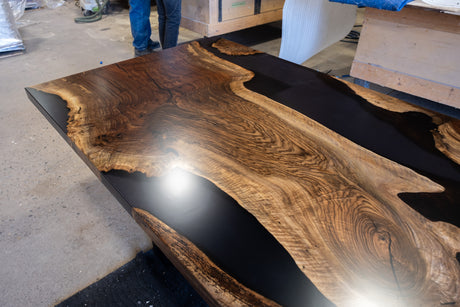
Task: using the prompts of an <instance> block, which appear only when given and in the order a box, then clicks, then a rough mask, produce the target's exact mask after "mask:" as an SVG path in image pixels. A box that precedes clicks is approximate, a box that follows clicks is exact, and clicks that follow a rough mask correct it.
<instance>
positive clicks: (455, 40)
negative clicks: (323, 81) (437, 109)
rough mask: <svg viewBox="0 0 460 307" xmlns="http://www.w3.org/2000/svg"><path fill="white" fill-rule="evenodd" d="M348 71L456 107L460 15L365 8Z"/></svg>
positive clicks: (459, 97)
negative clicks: (353, 56)
mask: <svg viewBox="0 0 460 307" xmlns="http://www.w3.org/2000/svg"><path fill="white" fill-rule="evenodd" d="M350 74H351V75H352V76H353V77H356V78H360V79H363V80H367V81H370V82H373V83H377V84H379V85H382V86H386V87H389V88H393V89H396V90H398V91H402V92H406V93H409V94H412V95H417V96H420V97H424V98H427V99H430V100H433V101H436V102H439V103H443V104H446V105H450V106H453V107H456V108H460V16H457V15H451V14H445V13H441V12H439V11H435V10H429V9H422V8H416V7H405V8H404V9H402V10H401V11H400V12H392V11H385V10H377V9H371V8H366V12H365V17H364V24H363V29H362V32H361V37H360V39H359V44H358V49H357V51H356V55H355V58H354V61H353V64H352V68H351V73H350Z"/></svg>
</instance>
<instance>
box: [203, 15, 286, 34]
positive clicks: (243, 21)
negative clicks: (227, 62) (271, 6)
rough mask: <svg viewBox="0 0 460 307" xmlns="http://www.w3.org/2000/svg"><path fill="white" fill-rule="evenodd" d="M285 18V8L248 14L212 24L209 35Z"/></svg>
mask: <svg viewBox="0 0 460 307" xmlns="http://www.w3.org/2000/svg"><path fill="white" fill-rule="evenodd" d="M282 18H283V10H275V11H268V12H265V13H261V14H257V15H253V16H247V17H242V18H237V19H232V20H228V21H224V22H219V23H216V24H210V25H209V27H208V34H207V36H209V37H212V36H216V35H220V34H225V33H229V32H233V31H238V30H242V29H246V28H250V27H255V26H258V25H262V24H266V23H269V22H274V21H278V20H281V19H282Z"/></svg>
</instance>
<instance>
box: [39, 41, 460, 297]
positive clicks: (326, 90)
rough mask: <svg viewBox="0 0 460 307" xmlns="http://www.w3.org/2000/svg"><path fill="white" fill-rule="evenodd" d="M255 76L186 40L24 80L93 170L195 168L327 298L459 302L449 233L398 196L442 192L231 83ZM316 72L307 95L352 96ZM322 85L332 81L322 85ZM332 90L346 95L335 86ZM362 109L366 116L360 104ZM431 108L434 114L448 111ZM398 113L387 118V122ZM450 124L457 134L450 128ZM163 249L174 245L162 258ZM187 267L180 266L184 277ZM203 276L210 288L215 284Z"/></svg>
mask: <svg viewBox="0 0 460 307" xmlns="http://www.w3.org/2000/svg"><path fill="white" fill-rule="evenodd" d="M256 56H257V55H256ZM251 57H253V56H251ZM265 63H266V62H265ZM283 63H284V64H285V65H286V66H288V64H286V63H285V62H283ZM171 67H174V68H175V69H174V70H171V69H170V68H171ZM290 67H291V71H292V70H295V69H297V68H298V67H297V66H290ZM286 71H287V70H286ZM288 76H289V74H286V78H288ZM314 76H316V78H320V77H319V76H318V74H314ZM253 77H254V73H252V72H251V71H249V70H246V69H244V68H242V67H240V66H238V65H235V64H233V63H231V62H228V61H225V60H223V59H221V58H219V57H216V56H215V55H213V54H211V53H209V51H206V50H205V49H203V48H202V47H200V46H199V45H198V44H197V43H192V44H190V45H181V46H179V47H177V48H174V49H172V50H168V51H164V52H161V53H155V54H151V55H148V56H145V57H139V58H135V59H132V60H129V61H125V62H122V63H117V64H115V65H109V66H106V67H103V68H100V69H96V70H93V71H89V72H85V73H82V74H77V75H73V76H69V77H66V78H62V79H58V80H55V81H51V82H47V83H43V84H41V85H38V86H36V87H35V88H36V89H38V90H41V91H45V92H48V93H53V94H56V95H59V96H60V97H61V98H62V99H63V101H66V102H67V107H68V108H69V109H70V112H69V121H68V127H67V129H68V137H69V138H70V139H71V140H72V142H73V143H75V145H76V146H77V147H78V148H79V150H81V151H82V152H83V153H84V154H85V155H86V157H87V158H88V160H89V161H91V163H92V164H93V165H95V166H96V167H97V168H98V169H99V170H100V171H101V172H106V171H109V170H112V169H119V170H124V171H128V172H131V173H132V172H135V171H137V172H143V173H145V174H146V175H147V176H154V177H157V178H159V179H160V180H161V178H163V179H164V178H165V177H167V176H168V175H169V174H170V172H171V171H172V170H173V169H174V168H179V169H182V170H185V171H187V172H190V173H191V174H194V175H195V176H196V177H199V178H206V179H207V180H209V181H211V182H213V183H214V184H215V186H217V187H219V188H220V189H221V190H222V191H224V192H225V193H227V194H228V195H229V196H231V197H232V198H233V199H234V200H235V201H236V202H237V203H238V204H239V205H240V206H241V207H242V208H244V209H245V210H247V211H248V212H249V213H251V214H252V216H253V217H255V218H256V219H257V221H258V222H259V223H261V225H263V226H264V227H265V228H266V229H267V230H268V231H269V232H270V233H271V234H272V235H273V237H274V238H276V239H277V240H278V242H279V243H280V244H281V245H282V246H283V247H284V248H285V249H286V250H287V251H288V252H289V254H290V255H291V256H292V258H293V259H294V260H295V263H296V265H297V266H298V268H299V269H300V270H301V271H302V272H303V273H304V274H305V275H306V276H308V277H309V278H310V279H311V280H312V281H313V282H314V284H315V285H316V286H317V287H318V289H319V290H320V291H321V292H322V293H323V294H325V295H326V296H327V297H328V298H329V299H330V300H331V301H333V302H334V303H336V304H337V305H356V304H358V301H357V300H358V299H360V298H361V297H367V299H368V300H370V301H373V302H384V304H385V305H387V306H396V305H404V306H407V305H416V306H435V305H440V304H455V303H456V302H458V301H459V300H460V297H459V296H460V293H458V291H457V289H458V288H459V287H460V274H459V273H460V266H459V263H458V261H457V259H456V258H455V254H456V252H458V250H459V248H460V242H459V237H460V229H459V228H458V227H456V226H454V225H452V224H449V223H445V222H433V221H430V220H428V219H426V218H425V217H423V216H422V215H421V214H420V213H418V212H417V211H415V210H413V209H412V208H411V207H409V206H408V205H407V204H406V203H404V202H403V201H402V200H401V198H400V195H401V194H407V193H416V194H422V195H425V194H428V193H437V194H441V193H443V191H444V189H446V188H445V187H443V186H441V185H440V184H438V183H435V182H434V181H432V180H431V179H429V178H428V177H425V176H422V175H420V174H418V173H416V172H415V171H414V170H411V169H409V168H407V167H404V166H402V165H400V164H398V163H395V162H393V161H391V160H389V159H386V158H383V157H381V156H379V155H377V154H375V153H373V152H371V151H370V150H367V149H365V148H363V147H361V146H359V145H357V144H356V143H354V142H351V141H350V140H348V139H346V138H344V137H343V136H341V135H339V134H337V133H335V132H334V131H332V130H330V129H328V128H326V127H325V126H323V125H321V124H319V123H318V122H316V121H314V120H312V119H310V118H308V117H306V116H304V115H302V114H301V113H299V112H296V111H294V110H292V109H290V108H288V107H286V106H284V105H282V104H279V103H277V102H276V101H273V100H271V99H269V98H267V97H265V96H262V95H260V94H257V93H255V92H253V91H251V90H248V89H247V88H245V86H244V85H243V83H244V82H246V81H249V80H251V79H252V78H253ZM322 78H323V79H321V83H320V84H322V85H321V86H318V87H316V88H313V93H314V95H311V96H320V100H321V101H322V102H323V103H330V100H335V99H338V98H340V99H339V100H340V101H336V102H337V105H338V104H340V103H342V102H343V101H342V99H343V100H346V99H347V97H350V96H351V95H352V94H351V93H350V91H349V89H348V88H346V87H345V86H344V85H343V84H339V85H337V83H340V82H339V81H336V80H331V79H328V78H327V77H325V76H323V77H322ZM312 81H314V80H309V82H312ZM330 82H332V83H334V87H330V86H325V85H324V84H329V83H330ZM133 88H136V91H135V92H132V89H133ZM295 88H296V89H297V90H299V87H298V85H296V86H295ZM336 88H339V89H341V90H342V91H343V92H344V93H346V94H343V95H335V94H334V93H337V90H336ZM285 90H286V86H285V87H284V88H283V89H282V90H281V92H284V91H285ZM354 90H355V91H356V89H354ZM357 92H358V91H357ZM363 96H364V95H363ZM305 97H307V96H305V95H303V96H302V100H303V101H302V102H303V103H304V104H305V103H308V99H307V100H305ZM310 99H314V97H312V98H310ZM353 101H354V100H353ZM358 102H359V105H363V104H366V102H365V100H364V99H358ZM311 107H313V108H315V106H314V105H312V106H311ZM365 109H366V113H365V114H367V116H368V117H369V116H370V115H369V112H370V110H371V109H372V108H371V106H369V105H366V106H365ZM313 113H316V112H313ZM383 115H384V116H382V117H379V120H380V121H381V120H382V119H383V118H388V117H389V116H390V114H389V113H388V111H386V112H383ZM424 116H426V115H424ZM437 118H438V120H439V122H437V123H438V124H441V123H442V122H447V123H448V122H451V121H452V119H449V118H445V117H442V116H439V117H437ZM401 119H403V117H401V116H397V117H396V122H397V125H396V126H397V127H400V126H401V125H402V123H401ZM411 119H412V121H413V118H411ZM423 119H424V122H426V121H427V120H426V118H425V117H423ZM334 121H336V120H334ZM412 121H411V123H412ZM365 122H366V123H372V122H370V121H369V119H368V118H366V120H365ZM411 123H409V127H407V128H411V126H410V124H411ZM346 124H347V125H348V126H350V125H353V124H354V123H353V122H346ZM375 124H376V125H378V124H379V123H378V121H377V122H375ZM384 126H385V127H387V126H389V124H388V123H387V124H385V125H384ZM430 127H431V126H430ZM452 127H453V130H455V131H454V135H457V132H458V131H457V128H456V127H457V125H452ZM393 128H394V127H391V129H390V128H388V129H390V130H392V129H393ZM373 129H375V127H374V126H373ZM395 130H396V129H395ZM409 134H413V131H410V133H409ZM392 135H393V138H395V137H397V135H396V133H395V132H392ZM404 135H405V134H404ZM449 135H451V133H448V134H444V136H443V137H446V138H449ZM455 139H456V140H457V139H458V138H457V136H455ZM371 141H372V142H379V141H382V140H379V139H375V140H374V139H373V140H371ZM444 141H445V140H443V142H444ZM409 143H411V142H409ZM449 144H456V143H455V142H454V143H449ZM428 146H429V145H428ZM417 148H419V147H418V146H417ZM397 149H400V148H397ZM402 151H404V150H402ZM431 153H432V151H430V154H431ZM452 154H454V155H455V154H456V152H455V151H454V152H452ZM431 156H432V154H431ZM431 156H429V158H430V159H431ZM411 158H412V159H414V158H416V157H411ZM448 162H449V164H448V169H449V171H451V172H452V173H450V176H451V177H452V178H457V177H458V174H457V173H455V170H456V169H458V168H455V167H456V166H455V165H454V164H451V163H450V161H448ZM439 167H440V166H439V165H436V169H439ZM456 176H457V177H456ZM160 182H161V181H160ZM456 182H457V181H456ZM175 183H177V182H175ZM151 187H152V186H150V188H151ZM455 187H456V188H457V190H458V183H456V186H455ZM149 191H150V192H151V193H152V191H151V190H150V189H149ZM154 191H157V192H161V193H163V192H162V190H161V189H159V190H156V189H155V190H154ZM152 194H158V193H152ZM151 197H153V195H151ZM194 197H196V195H195V196H194ZM168 199H171V200H172V198H168ZM186 200H187V201H185V203H184V204H183V205H187V202H188V201H189V200H190V198H189V197H187V198H186ZM141 204H143V202H141ZM168 204H169V203H168ZM216 205H217V204H216ZM168 208H169V210H174V206H169V207H168ZM138 213H139V212H138ZM140 213H141V214H142V212H140ZM147 213H148V214H152V216H153V213H152V212H147ZM138 220H139V219H138ZM150 222H151V223H153V224H155V223H157V221H156V220H155V219H152V218H151V217H150V216H149V215H145V216H144V218H142V223H143V224H144V226H146V227H147V228H148V227H150V226H149V223H150ZM238 226H239V224H236V225H230V226H229V227H238ZM158 227H162V225H160V224H158V223H157V226H152V227H151V228H158ZM150 230H152V231H154V230H155V229H150ZM163 230H165V231H166V236H164V241H161V242H160V243H165V244H166V245H167V247H168V248H171V247H172V249H171V251H173V252H172V253H170V256H171V257H175V258H176V259H177V260H178V261H180V263H181V264H182V265H183V267H184V268H185V267H187V261H188V260H190V259H185V260H182V261H181V256H183V255H184V254H185V257H186V255H187V248H190V249H191V252H192V254H196V252H197V251H196V250H194V249H193V248H194V247H193V246H192V247H185V248H183V247H182V246H184V244H183V243H186V244H185V245H186V246H187V242H183V241H182V238H181V237H178V236H176V234H175V233H171V232H169V229H167V228H165V229H163ZM156 236H157V237H158V236H161V234H159V235H156ZM171 237H172V239H171ZM170 239H171V241H169V242H166V241H167V240H170ZM175 248H177V250H181V251H180V252H179V253H176V254H174V253H175V251H174V249H175ZM165 249H166V248H165ZM177 250H176V251H177ZM200 255H201V254H200ZM200 257H201V256H200ZM201 258H202V257H201ZM192 267H196V266H195V264H192ZM191 270H192V271H193V269H188V270H187V269H184V271H185V272H188V274H192V275H193V273H196V272H190V271H191ZM208 271H209V274H217V275H218V274H219V272H216V270H215V269H212V270H204V272H208ZM198 273H199V272H198ZM215 276H216V275H213V277H215ZM206 277H208V276H206ZM211 280H213V282H214V281H216V282H217V283H218V285H220V284H221V283H223V282H225V281H226V280H222V279H219V278H215V279H211ZM198 284H200V285H202V286H203V287H206V286H205V285H203V283H200V282H198ZM214 290H215V291H217V292H214V293H210V295H211V296H212V297H216V296H219V295H221V294H222V293H221V292H220V291H219V287H212V288H211V290H208V291H206V293H209V292H210V291H211V292H212V291H214ZM237 291H239V289H237ZM238 303H239V302H237V301H235V304H238ZM361 303H362V302H361ZM312 306H317V305H312Z"/></svg>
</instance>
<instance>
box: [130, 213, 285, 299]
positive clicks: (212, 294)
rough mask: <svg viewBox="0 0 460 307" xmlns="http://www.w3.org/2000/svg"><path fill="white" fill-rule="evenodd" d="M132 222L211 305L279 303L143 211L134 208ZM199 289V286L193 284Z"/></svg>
mask: <svg viewBox="0 0 460 307" xmlns="http://www.w3.org/2000/svg"><path fill="white" fill-rule="evenodd" d="M132 215H133V217H134V219H135V220H136V222H137V223H138V224H139V225H140V226H141V227H142V228H143V229H144V230H145V231H146V232H147V234H149V235H150V237H151V238H152V240H153V241H154V242H155V245H157V246H158V247H159V248H161V250H162V251H163V253H165V254H167V255H168V256H169V257H168V258H169V259H173V262H174V265H175V266H176V268H177V269H178V270H179V271H181V272H182V273H183V274H184V276H187V277H188V279H189V282H190V283H192V284H199V285H200V286H203V287H204V291H201V292H200V294H201V295H202V296H203V297H204V298H205V300H206V301H207V302H208V303H210V304H211V305H213V306H248V307H249V306H273V307H274V306H279V305H278V304H277V303H275V302H273V301H271V300H269V299H267V298H265V297H263V296H261V295H260V294H257V293H256V292H254V291H252V290H251V289H248V288H247V287H245V286H244V285H242V284H240V283H239V282H238V281H237V280H235V279H234V278H232V277H231V276H229V275H228V274H227V273H225V272H224V271H222V270H221V269H220V268H219V267H218V266H216V265H215V264H214V263H213V262H212V261H211V260H210V259H209V258H208V257H207V256H206V255H205V254H204V253H203V252H202V251H200V250H199V249H198V248H197V247H196V246H195V245H194V244H193V243H192V242H190V241H189V240H187V238H185V237H183V236H181V235H180V234H178V233H177V232H175V231H174V230H173V229H171V228H170V227H168V226H167V225H166V224H165V223H163V222H162V221H160V220H159V219H157V218H156V217H154V216H153V215H151V214H150V213H148V212H147V211H145V210H142V209H138V208H134V209H133V211H132ZM197 289H201V287H197Z"/></svg>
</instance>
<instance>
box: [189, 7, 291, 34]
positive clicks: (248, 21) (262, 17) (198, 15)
mask: <svg viewBox="0 0 460 307" xmlns="http://www.w3.org/2000/svg"><path fill="white" fill-rule="evenodd" d="M283 5H284V0H182V20H181V26H182V27H184V28H187V29H189V30H192V31H195V32H198V33H200V34H202V35H204V36H208V37H212V36H216V35H220V34H224V33H228V32H233V31H237V30H241V29H246V28H249V27H254V26H257V25H261V24H265V23H269V22H273V21H278V20H281V19H282V17H283Z"/></svg>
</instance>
